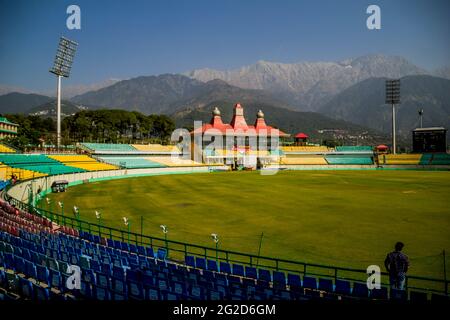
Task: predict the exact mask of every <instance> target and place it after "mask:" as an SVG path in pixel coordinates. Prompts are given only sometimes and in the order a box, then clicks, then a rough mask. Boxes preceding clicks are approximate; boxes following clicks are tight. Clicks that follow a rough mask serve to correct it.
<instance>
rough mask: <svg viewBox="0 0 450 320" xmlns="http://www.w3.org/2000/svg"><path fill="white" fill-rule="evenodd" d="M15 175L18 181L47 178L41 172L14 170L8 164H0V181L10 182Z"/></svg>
mask: <svg viewBox="0 0 450 320" xmlns="http://www.w3.org/2000/svg"><path fill="white" fill-rule="evenodd" d="M13 175H15V176H16V177H17V179H18V180H27V179H34V178H39V177H44V176H46V174H44V173H41V172H37V171H31V170H25V169H20V168H13V167H10V166H8V165H6V164H3V163H0V180H9V179H11V177H12V176H13Z"/></svg>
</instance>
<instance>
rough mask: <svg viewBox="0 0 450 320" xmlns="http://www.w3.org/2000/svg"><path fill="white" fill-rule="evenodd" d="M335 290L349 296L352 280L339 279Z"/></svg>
mask: <svg viewBox="0 0 450 320" xmlns="http://www.w3.org/2000/svg"><path fill="white" fill-rule="evenodd" d="M335 292H336V293H338V294H342V295H346V296H349V295H350V293H351V288H350V282H349V281H345V280H339V279H337V280H336V288H335Z"/></svg>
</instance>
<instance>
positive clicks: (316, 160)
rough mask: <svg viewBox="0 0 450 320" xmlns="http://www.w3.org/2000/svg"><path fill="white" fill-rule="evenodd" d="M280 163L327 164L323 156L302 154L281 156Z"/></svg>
mask: <svg viewBox="0 0 450 320" xmlns="http://www.w3.org/2000/svg"><path fill="white" fill-rule="evenodd" d="M280 164H290V165H293V164H298V165H310V164H311V165H317V164H319V165H320V164H325V165H326V164H328V163H327V161H326V160H325V158H324V157H323V156H316V157H314V156H304V157H282V158H280Z"/></svg>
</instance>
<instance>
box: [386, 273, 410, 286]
mask: <svg viewBox="0 0 450 320" xmlns="http://www.w3.org/2000/svg"><path fill="white" fill-rule="evenodd" d="M389 282H390V283H391V289H396V290H405V283H406V274H404V273H400V274H396V275H392V274H391V275H390V276H389Z"/></svg>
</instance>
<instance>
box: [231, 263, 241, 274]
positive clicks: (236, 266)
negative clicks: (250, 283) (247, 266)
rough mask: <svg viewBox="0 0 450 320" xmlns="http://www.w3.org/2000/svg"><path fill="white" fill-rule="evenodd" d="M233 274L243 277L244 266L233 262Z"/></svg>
mask: <svg viewBox="0 0 450 320" xmlns="http://www.w3.org/2000/svg"><path fill="white" fill-rule="evenodd" d="M233 274H234V275H235V276H240V277H243V276H244V266H243V265H240V264H234V263H233Z"/></svg>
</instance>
